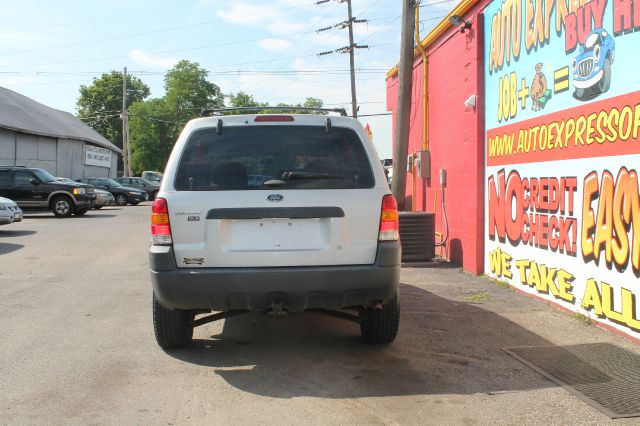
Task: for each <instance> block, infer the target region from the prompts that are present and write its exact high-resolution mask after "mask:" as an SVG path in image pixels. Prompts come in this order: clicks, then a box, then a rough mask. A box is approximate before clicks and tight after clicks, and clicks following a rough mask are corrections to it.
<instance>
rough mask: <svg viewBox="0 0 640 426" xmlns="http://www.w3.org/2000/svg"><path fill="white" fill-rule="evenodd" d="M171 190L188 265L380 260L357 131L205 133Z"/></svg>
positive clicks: (188, 148)
mask: <svg viewBox="0 0 640 426" xmlns="http://www.w3.org/2000/svg"><path fill="white" fill-rule="evenodd" d="M174 187H175V191H172V192H171V193H169V194H166V197H167V201H168V206H169V214H170V221H171V228H172V231H173V232H172V233H173V241H174V251H175V254H176V260H177V264H178V266H179V267H270V266H273V267H276V266H317V265H354V264H371V263H373V262H374V261H375V255H376V248H377V237H378V224H379V219H380V203H381V200H382V197H383V195H384V194H385V190H384V188H382V189H376V188H375V185H374V177H373V171H372V168H371V164H370V161H369V159H368V157H367V154H366V152H365V149H364V147H363V146H362V141H361V140H360V139H359V137H358V135H357V133H355V132H354V131H353V130H351V129H348V128H334V129H332V131H331V132H330V133H328V132H327V131H326V129H325V127H324V126H300V125H297V126H296V125H278V126H256V125H252V126H234V127H227V128H225V129H224V131H223V132H222V134H221V135H219V134H218V132H217V131H216V129H203V130H199V131H196V132H194V133H193V134H192V136H191V137H190V139H189V141H188V142H187V144H186V145H185V149H184V152H183V154H182V158H181V160H180V164H179V166H178V170H177V172H176V176H175V183H174Z"/></svg>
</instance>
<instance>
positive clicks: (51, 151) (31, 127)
mask: <svg viewBox="0 0 640 426" xmlns="http://www.w3.org/2000/svg"><path fill="white" fill-rule="evenodd" d="M121 153H122V151H121V150H120V149H119V148H118V147H116V146H115V145H114V144H112V143H111V142H110V141H109V140H107V139H106V138H104V137H103V136H101V135H100V134H99V133H98V132H96V131H95V130H93V129H92V128H91V127H89V126H87V125H86V124H85V123H83V122H82V121H80V120H78V119H77V118H75V117H74V116H73V115H71V114H69V113H68V112H64V111H60V110H57V109H53V108H49V107H48V106H45V105H42V104H40V103H38V102H36V101H34V100H33V99H29V98H27V97H25V96H23V95H20V94H18V93H16V92H13V91H11V90H8V89H5V88H3V87H0V165H16V166H26V167H40V168H42V169H45V170H47V171H48V172H49V173H51V174H53V175H54V176H60V177H68V178H71V179H78V178H82V177H116V176H117V164H118V156H117V154H121Z"/></svg>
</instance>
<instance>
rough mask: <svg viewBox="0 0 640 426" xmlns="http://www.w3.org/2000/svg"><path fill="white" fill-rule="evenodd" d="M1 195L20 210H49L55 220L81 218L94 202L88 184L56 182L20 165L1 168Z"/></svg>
mask: <svg viewBox="0 0 640 426" xmlns="http://www.w3.org/2000/svg"><path fill="white" fill-rule="evenodd" d="M0 196H1V197H7V198H10V199H12V200H14V201H15V202H16V203H18V206H20V208H22V209H23V210H27V209H46V210H51V211H52V212H53V214H54V215H56V216H57V217H68V216H71V215H72V214H75V215H77V216H82V215H83V214H85V213H86V212H88V211H89V209H90V208H91V207H93V205H94V204H95V202H96V194H95V193H94V188H93V187H92V186H91V185H85V184H82V183H77V182H73V183H70V182H59V181H57V180H56V178H55V177H54V176H53V175H51V174H50V173H49V172H47V171H46V170H43V169H38V168H30V167H20V166H0Z"/></svg>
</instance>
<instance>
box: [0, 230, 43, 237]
mask: <svg viewBox="0 0 640 426" xmlns="http://www.w3.org/2000/svg"><path fill="white" fill-rule="evenodd" d="M36 232H38V231H27V230H20V231H14V230H9V229H7V230H5V229H0V238H7V237H26V236H28V235H33V234H35V233H36Z"/></svg>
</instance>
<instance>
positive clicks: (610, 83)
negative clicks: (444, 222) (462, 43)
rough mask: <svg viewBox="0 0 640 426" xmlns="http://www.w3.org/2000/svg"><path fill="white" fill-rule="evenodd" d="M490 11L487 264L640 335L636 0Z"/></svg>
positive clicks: (516, 1) (532, 1)
mask: <svg viewBox="0 0 640 426" xmlns="http://www.w3.org/2000/svg"><path fill="white" fill-rule="evenodd" d="M484 19H485V40H484V43H485V56H484V67H485V69H484V74H485V96H486V106H485V120H486V123H485V125H486V138H485V143H486V169H485V172H486V173H485V177H486V180H485V185H486V186H485V194H486V195H485V196H486V202H485V250H486V252H485V271H486V272H487V274H489V275H490V276H492V277H495V278H497V279H500V280H505V281H508V282H509V283H510V284H511V285H512V286H514V287H516V288H518V289H520V290H522V291H525V292H527V293H530V294H534V295H537V296H539V297H542V298H543V299H546V300H548V301H552V302H554V303H556V304H558V305H561V306H563V307H565V308H568V309H570V310H572V311H576V312H580V313H582V314H584V315H587V316H589V317H591V318H593V319H595V320H597V321H600V322H602V323H604V324H606V325H608V326H610V327H613V328H615V329H618V330H620V331H622V332H624V333H627V334H629V335H631V336H632V337H635V338H640V306H639V305H640V193H639V190H640V184H639V177H638V174H639V173H640V135H639V133H640V72H638V70H637V68H636V67H637V65H638V63H640V62H638V55H639V53H640V51H639V50H638V47H637V46H638V43H640V32H638V31H639V30H640V0H610V1H607V0H591V1H588V2H585V1H582V0H566V1H565V0H504V1H502V0H494V1H493V2H491V3H490V4H489V5H488V6H487V8H486V9H485V15H484Z"/></svg>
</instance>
